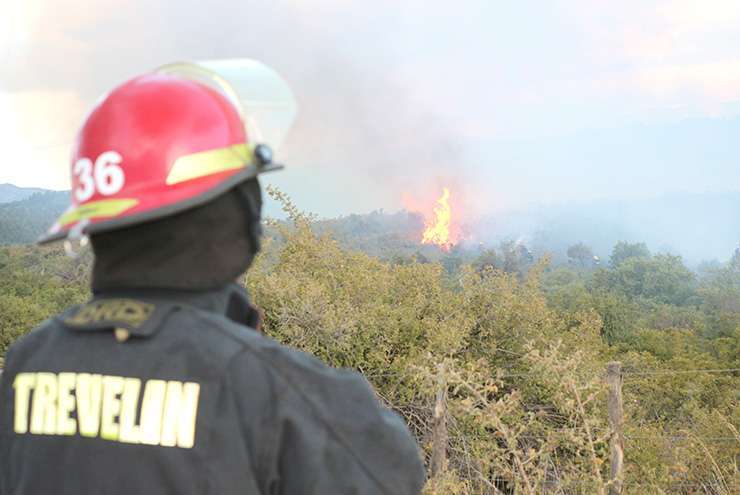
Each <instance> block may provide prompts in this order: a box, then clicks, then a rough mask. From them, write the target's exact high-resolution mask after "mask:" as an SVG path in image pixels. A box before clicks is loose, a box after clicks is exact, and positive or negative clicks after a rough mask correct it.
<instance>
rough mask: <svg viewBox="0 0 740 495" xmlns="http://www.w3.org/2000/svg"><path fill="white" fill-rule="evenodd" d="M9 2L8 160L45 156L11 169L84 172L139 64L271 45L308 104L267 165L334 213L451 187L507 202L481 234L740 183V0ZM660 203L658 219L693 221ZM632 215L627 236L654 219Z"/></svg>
mask: <svg viewBox="0 0 740 495" xmlns="http://www.w3.org/2000/svg"><path fill="white" fill-rule="evenodd" d="M0 2H2V8H3V10H2V11H3V13H7V14H8V15H3V16H0V43H2V45H1V46H0V57H2V62H3V69H2V74H1V75H0V106H2V108H3V112H2V115H0V132H3V136H4V137H6V136H13V138H12V139H10V141H12V143H11V144H12V146H9V147H8V149H9V150H10V151H7V149H6V151H7V152H6V156H5V157H4V159H5V163H29V164H30V165H29V166H27V167H8V166H3V168H2V169H0V182H2V181H8V182H14V183H17V184H18V183H22V184H23V185H35V186H42V187H48V188H56V189H62V188H65V187H68V182H67V181H66V179H64V177H66V172H63V173H60V172H59V171H60V170H65V169H66V166H67V163H66V161H67V157H68V152H69V149H68V148H69V146H70V144H71V142H72V140H73V139H74V130H75V128H76V127H77V125H75V124H74V123H79V122H81V121H82V119H83V118H84V114H85V112H86V110H87V109H88V108H90V106H91V105H92V104H93V103H94V101H95V100H96V98H97V97H98V96H99V95H100V94H102V93H103V92H105V91H107V90H109V89H110V88H112V87H114V86H115V85H117V84H119V83H121V82H122V81H124V80H126V79H128V78H130V77H132V76H133V75H135V74H138V73H141V72H144V71H146V70H149V69H151V68H154V67H157V66H159V65H161V64H164V63H167V62H172V61H176V60H199V59H212V58H235V57H251V58H256V59H259V60H262V61H264V62H266V63H268V64H269V65H271V66H273V67H275V68H276V69H277V70H278V72H280V73H281V74H283V76H284V77H285V78H286V79H287V80H288V81H289V83H290V85H291V86H292V88H293V90H294V91H295V93H296V96H297V99H298V102H299V107H300V109H299V117H298V121H297V123H296V126H295V128H294V130H293V132H292V133H291V135H290V136H289V138H288V141H287V142H286V143H285V146H284V149H282V150H280V152H279V153H278V158H280V159H281V160H283V161H284V162H286V164H287V165H288V168H287V169H286V170H285V171H284V172H282V173H280V174H275V175H274V176H273V177H268V178H266V180H267V181H269V182H272V183H274V184H276V185H278V186H279V187H281V188H282V189H283V190H285V191H286V192H287V193H289V194H290V195H291V196H292V197H293V198H294V200H295V202H296V203H297V204H298V205H299V206H300V207H301V208H304V209H307V210H309V211H313V212H316V213H318V214H320V215H322V216H336V215H339V214H348V213H361V212H367V211H370V210H375V209H377V208H381V207H382V208H386V209H391V210H392V209H397V208H401V207H403V206H407V207H414V209H420V210H422V211H425V212H428V211H430V210H431V206H432V205H433V204H434V200H435V199H436V198H437V197H438V196H439V194H440V192H441V190H442V187H443V186H447V187H449V188H450V190H451V192H452V199H451V204H452V207H453V212H454V211H457V212H458V214H461V215H463V216H464V219H463V222H462V223H463V224H464V225H466V226H474V225H483V224H482V223H481V219H482V218H488V219H489V222H488V223H487V224H485V225H487V227H485V228H479V229H478V230H475V228H472V227H471V234H470V235H471V236H477V237H480V238H486V237H487V236H489V235H492V234H491V232H498V230H497V229H500V228H501V229H502V228H503V227H500V226H501V225H504V224H505V225H507V227H506V229H508V230H510V231H512V234H511V235H512V238H518V237H519V236H521V235H528V236H529V237H532V236H533V235H534V232H535V231H538V230H543V228H544V227H547V226H548V225H553V224H555V223H556V222H555V221H554V220H553V219H552V218H550V217H547V218H544V217H542V216H541V215H535V216H532V215H516V214H515V213H514V212H515V211H516V210H526V211H531V205H532V204H541V205H545V206H544V208H545V209H553V208H555V205H565V206H563V207H562V208H564V209H567V208H569V207H570V206H572V205H574V204H583V203H589V202H598V201H607V200H612V201H618V200H626V199H631V200H637V199H645V198H651V197H656V196H660V195H664V194H669V193H672V194H677V193H687V194H698V193H707V194H714V193H724V192H727V191H733V190H734V191H737V188H738V187H739V186H738V184H740V176H738V172H737V170H738V169H737V165H736V164H737V156H738V154H740V142H739V141H737V139H735V136H736V135H737V132H740V119H738V117H737V116H738V115H740V105H739V104H738V102H740V89H738V88H740V85H738V84H737V82H738V74H740V72H739V71H738V69H737V68H738V67H740V62H739V61H738V60H737V59H736V57H737V48H738V45H737V42H736V38H737V37H734V36H728V34H732V33H734V31H733V29H734V26H735V24H736V23H735V22H733V20H735V19H737V18H740V8H739V7H737V6H736V5H737V2H730V1H722V2H715V3H713V4H712V5H707V6H706V8H703V9H702V15H701V16H699V17H697V16H694V15H688V14H687V13H689V12H693V10H692V8H691V5H690V4H691V2H688V0H687V1H683V0H681V1H680V2H669V1H667V0H655V1H654V2H647V3H649V4H650V5H646V2H640V1H637V0H629V2H626V3H624V4H622V3H620V5H619V7H613V6H610V5H608V4H609V3H608V2H592V1H587V0H557V1H554V2H545V3H543V2H491V1H487V0H470V1H464V2H457V3H450V2H428V1H422V0H409V1H405V2H396V1H392V0H377V1H374V2H343V1H339V0H318V1H312V2H304V1H298V0H273V1H271V2H256V1H242V2H234V1H231V0H214V1H211V2H202V1H196V0H180V1H174V0H101V1H97V2H95V3H94V5H92V6H91V3H90V2H87V1H84V0H65V1H58V2H57V1H53V2H52V1H41V0H24V1H23V2H16V1H11V0H0ZM671 5H675V7H672V6H671ZM534 11H536V13H537V15H532V13H533V12H534ZM666 40H668V41H670V42H667V41H666ZM728 40H730V41H728ZM7 109H10V110H7ZM50 146H51V148H50ZM609 204H617V203H609ZM646 207H648V206H646ZM272 208H273V211H271V213H274V205H273V207H272ZM557 208H561V207H560V206H558V207H557ZM562 208H561V209H562ZM614 208H616V210H615V211H614V212H609V214H611V215H612V217H610V218H612V220H613V216H614V215H617V214H618V211H619V208H620V206H614ZM573 209H575V210H577V209H578V208H577V207H575V206H574V207H573ZM559 211H560V210H559ZM660 211H661V213H660V218H653V219H652V220H651V222H653V223H654V226H655V229H653V231H655V230H656V229H659V228H660V227H659V226H660V225H663V224H666V222H668V223H670V222H673V221H674V217H673V216H672V215H673V213H672V212H671V211H669V210H660ZM697 211H702V212H705V213H706V214H707V215H709V214H711V213H710V211H709V210H707V209H705V208H699V210H697ZM604 214H605V215H606V212H605V213H604ZM728 215H729V216H730V217H731V218H736V217H737V215H736V214H734V213H729V214H728ZM636 216H638V217H639V216H640V215H639V214H637V215H636ZM509 218H520V219H521V223H520V224H518V225H514V223H515V222H512V221H508V219H509ZM702 218H703V217H702ZM490 219H493V220H490ZM612 220H609V222H611V224H613V225H614V227H613V229H612V230H613V232H614V233H615V234H614V235H616V233H617V232H622V233H624V234H625V235H627V234H630V232H632V231H634V230H635V229H632V228H630V229H627V228H626V227H625V228H622V227H621V226H620V225H621V224H620V222H618V221H616V220H614V221H612ZM595 221H596V222H598V221H599V220H598V219H597V220H595ZM700 221H702V220H700V219H697V222H700ZM491 222H492V223H491ZM604 222H606V220H604ZM707 223H708V224H709V223H711V222H707ZM725 224H726V225H728V227H727V228H730V225H735V224H734V223H732V222H731V221H728V222H725ZM712 225H714V223H712ZM543 226H544V227H543ZM563 228H564V229H565V227H563ZM717 228H722V227H721V225H717ZM732 228H734V227H732ZM506 229H504V230H506ZM479 230H483V231H482V232H481V231H479ZM566 230H567V229H566ZM646 230H647V231H648V232H650V229H649V228H647V229H646ZM640 232H641V231H640ZM725 232H726V231H725ZM496 235H498V234H496ZM687 235H688V234H687ZM723 235H724V234H723ZM732 235H734V234H732ZM732 235H730V234H728V236H729V237H732ZM579 240H583V241H588V239H573V242H578V241H579ZM674 241H675V242H674ZM679 241H680V240H679V239H675V240H674V239H671V244H676V245H678V244H679ZM563 242H566V241H563ZM726 243H727V242H725V241H723V244H722V245H723V246H724V245H725V244H726ZM692 249H693V248H692ZM716 251H717V252H719V249H717V250H716ZM707 252H708V253H709V251H707ZM714 252H715V250H712V253H714Z"/></svg>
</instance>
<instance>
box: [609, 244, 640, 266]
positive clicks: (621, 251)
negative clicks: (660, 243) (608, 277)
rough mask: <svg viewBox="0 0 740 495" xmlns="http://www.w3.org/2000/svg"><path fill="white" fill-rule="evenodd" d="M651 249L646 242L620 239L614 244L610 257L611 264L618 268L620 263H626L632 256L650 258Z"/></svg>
mask: <svg viewBox="0 0 740 495" xmlns="http://www.w3.org/2000/svg"><path fill="white" fill-rule="evenodd" d="M649 257H650V251H649V250H648V248H647V245H646V244H645V243H644V242H636V243H634V244H630V243H629V242H625V241H619V242H618V243H616V244H615V245H614V248H613V249H612V254H611V256H610V257H609V264H610V265H611V267H612V268H617V267H618V266H619V265H621V264H622V263H624V262H625V261H626V260H628V259H630V258H649Z"/></svg>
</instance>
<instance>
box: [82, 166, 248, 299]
mask: <svg viewBox="0 0 740 495" xmlns="http://www.w3.org/2000/svg"><path fill="white" fill-rule="evenodd" d="M261 210H262V195H261V191H260V186H259V183H258V182H257V179H250V180H248V181H246V182H243V183H242V184H240V185H238V186H236V187H235V188H233V189H231V190H229V191H228V192H226V193H225V194H222V195H220V196H218V197H217V198H216V199H213V200H211V201H210V202H208V203H206V204H204V205H201V206H198V207H195V208H191V209H189V210H186V211H184V212H182V213H178V214H175V215H172V216H168V217H165V218H162V219H160V220H154V221H151V222H146V223H142V224H140V225H135V226H133V227H128V228H124V229H120V230H115V231H111V232H103V233H100V234H94V235H92V236H91V242H92V248H93V252H94V253H95V262H94V265H93V270H92V280H91V285H92V289H93V292H95V293H98V292H101V291H106V290H116V289H185V290H208V289H218V288H221V287H224V286H226V285H228V284H229V283H231V282H234V281H235V280H236V278H237V277H238V276H239V275H241V274H242V273H244V271H245V270H246V269H247V268H248V267H249V265H251V263H252V260H253V259H254V256H255V255H256V254H257V251H259V238H260V235H261V225H260V213H261Z"/></svg>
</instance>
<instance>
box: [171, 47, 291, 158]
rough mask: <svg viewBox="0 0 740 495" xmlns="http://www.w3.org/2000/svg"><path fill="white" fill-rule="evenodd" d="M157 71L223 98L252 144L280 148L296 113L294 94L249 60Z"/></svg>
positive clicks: (186, 64)
mask: <svg viewBox="0 0 740 495" xmlns="http://www.w3.org/2000/svg"><path fill="white" fill-rule="evenodd" d="M156 72H159V73H162V74H170V75H175V76H180V77H184V78H187V79H192V80H195V81H198V82H200V83H204V84H207V85H208V86H211V87H213V88H215V89H217V90H219V91H220V92H222V93H223V94H224V95H226V97H227V98H229V100H230V101H231V102H232V103H233V104H234V106H235V107H236V109H237V111H238V112H239V114H240V115H241V118H242V122H243V123H244V127H245V129H246V132H247V138H248V139H249V141H250V142H252V143H255V144H257V143H264V144H268V145H269V146H270V147H271V148H273V149H276V150H277V149H279V148H280V146H281V145H282V143H283V141H284V139H285V136H286V135H287V133H288V131H289V130H290V128H291V126H292V125H293V122H294V121H295V117H296V114H297V105H296V101H295V97H294V95H293V92H292V91H291V90H290V87H289V86H288V84H287V83H286V82H285V80H284V79H283V78H282V77H281V76H280V75H279V74H278V73H277V72H275V71H274V70H273V69H271V68H270V67H268V66H267V65H265V64H263V63H261V62H258V61H256V60H251V59H227V60H207V61H199V62H177V63H173V64H168V65H165V66H162V67H160V68H159V69H157V71H156Z"/></svg>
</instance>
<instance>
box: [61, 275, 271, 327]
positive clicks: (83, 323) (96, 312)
mask: <svg viewBox="0 0 740 495" xmlns="http://www.w3.org/2000/svg"><path fill="white" fill-rule="evenodd" d="M187 307H191V308H197V309H200V310H203V311H208V312H213V313H217V314H219V315H222V316H224V317H226V318H228V319H230V320H232V321H234V322H235V323H238V324H240V325H245V326H249V327H253V328H256V327H258V326H259V319H260V317H259V312H258V310H257V309H256V308H255V307H254V306H252V305H251V303H250V302H249V297H248V295H247V291H246V289H244V288H243V287H242V286H240V285H238V284H235V283H233V284H229V285H227V286H225V287H222V288H219V289H215V290H202V291H200V290H199V291H185V290H176V289H143V290H142V289H137V290H134V289H117V290H106V291H99V292H96V293H95V294H94V296H93V298H92V300H91V301H90V302H88V303H87V304H84V305H82V306H78V307H75V308H72V309H71V310H70V311H68V312H66V313H65V314H64V315H63V316H62V318H63V322H64V324H65V325H66V326H68V327H70V328H73V329H77V330H102V329H105V328H125V329H126V330H128V331H129V332H130V333H131V334H132V335H139V336H147V335H151V334H152V333H154V332H155V331H156V330H157V329H158V328H159V327H160V326H161V324H162V323H163V322H164V320H165V319H166V317H167V315H169V314H170V313H171V312H172V311H177V310H180V309H183V308H187Z"/></svg>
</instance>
